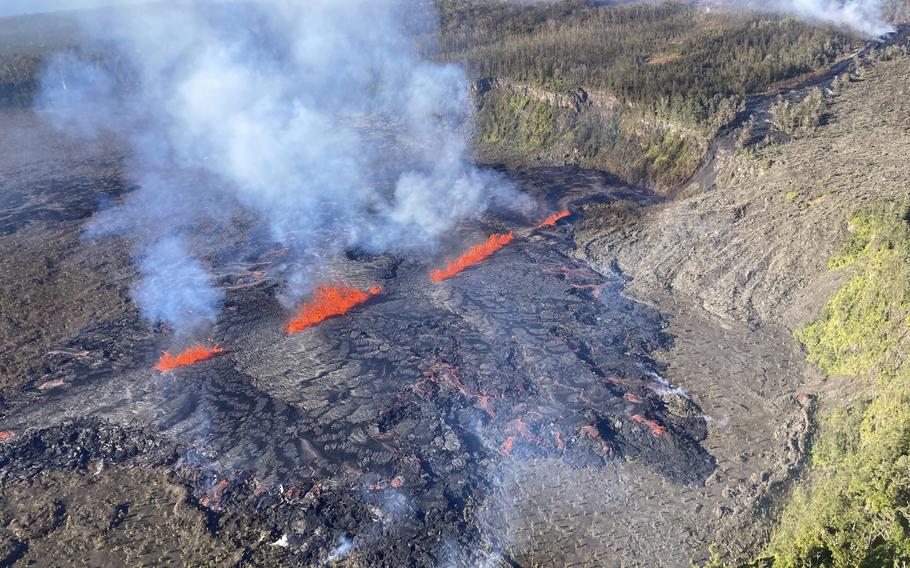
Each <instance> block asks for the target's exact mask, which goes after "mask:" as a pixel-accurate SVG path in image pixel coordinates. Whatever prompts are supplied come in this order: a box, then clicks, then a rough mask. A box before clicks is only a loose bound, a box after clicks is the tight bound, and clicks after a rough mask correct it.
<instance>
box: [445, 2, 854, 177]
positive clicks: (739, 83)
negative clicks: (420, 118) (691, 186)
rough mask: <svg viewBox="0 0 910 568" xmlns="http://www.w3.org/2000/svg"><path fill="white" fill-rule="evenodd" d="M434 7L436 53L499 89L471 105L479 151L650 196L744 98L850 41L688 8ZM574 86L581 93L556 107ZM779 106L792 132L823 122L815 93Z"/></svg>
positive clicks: (830, 56)
mask: <svg viewBox="0 0 910 568" xmlns="http://www.w3.org/2000/svg"><path fill="white" fill-rule="evenodd" d="M434 3H435V4H436V6H437V8H438V10H439V13H440V26H439V33H438V38H437V39H438V41H437V49H438V51H437V52H435V56H436V57H438V58H439V59H442V60H446V61H455V62H459V63H463V64H464V65H465V66H466V67H467V68H468V69H469V72H470V74H471V76H472V77H473V78H474V79H481V78H485V77H494V78H496V79H497V80H498V85H499V86H500V87H499V88H498V89H493V90H492V91H490V92H487V93H485V94H483V96H481V97H479V99H480V111H479V114H478V124H477V133H478V140H479V141H480V142H482V150H484V151H485V150H489V152H490V153H491V154H493V155H494V158H495V159H497V160H498V159H501V158H502V154H506V155H507V159H508V161H516V162H521V161H525V162H527V161H533V162H535V163H537V162H541V161H542V162H545V163H557V164H561V163H577V164H580V165H582V166H585V167H594V168H601V169H606V170H609V171H611V172H612V173H615V174H616V175H618V176H619V177H621V178H623V179H625V180H627V181H629V182H632V183H637V184H645V185H649V186H651V187H653V188H655V189H658V190H666V189H671V188H674V187H678V186H680V185H682V184H684V183H685V182H686V181H688V180H689V179H690V178H691V176H692V174H693V173H694V172H695V171H696V169H697V168H698V166H699V164H700V163H701V160H702V158H703V156H704V152H705V151H706V150H707V148H708V145H709V141H710V139H711V137H712V136H713V135H714V134H715V133H716V132H717V131H718V130H719V129H720V128H722V127H723V126H724V125H725V124H727V123H729V122H730V121H731V120H733V119H734V118H735V116H736V115H737V111H738V110H740V109H741V108H742V104H743V102H744V101H745V99H746V97H747V96H748V95H750V94H754V93H757V92H762V91H765V90H768V89H771V88H773V87H774V85H775V84H776V83H778V82H781V81H785V80H789V79H792V78H794V77H797V76H799V75H801V74H804V73H807V72H811V71H815V70H817V69H819V68H822V67H824V66H825V65H827V64H829V63H831V62H833V61H835V60H836V59H837V58H839V57H842V56H843V55H844V54H845V53H847V52H848V51H849V50H850V49H852V48H853V47H854V46H855V45H856V44H857V42H858V40H857V38H854V37H852V36H850V35H849V34H847V33H845V32H843V31H841V30H836V29H833V28H828V27H818V26H812V25H809V24H806V23H803V22H800V21H797V20H794V19H790V18H781V17H778V16H774V15H769V14H754V13H749V12H727V11H722V10H715V11H705V10H703V9H700V8H698V7H695V6H693V5H692V4H691V3H686V2H659V3H645V2H636V3H621V4H607V3H604V2H599V1H595V0H563V1H560V2H542V3H516V2H506V1H503V0H479V1H476V2H465V1H464V0H434ZM579 88H581V89H584V92H585V95H586V98H584V99H583V100H581V101H577V100H576V101H575V103H577V104H572V103H571V102H567V101H565V100H564V99H566V98H570V97H571V96H572V93H574V92H577V91H576V90H577V89H579ZM500 90H502V91H505V92H504V93H503V92H497V91H500ZM516 97H517V99H518V100H513V99H516ZM518 103H521V104H518ZM545 107H546V108H545ZM779 110H780V113H779V115H780V118H781V120H782V121H784V122H785V124H786V129H787V130H788V131H791V132H793V133H797V132H802V131H805V130H808V129H810V128H812V127H814V126H816V125H818V124H820V123H821V121H822V119H823V116H824V101H823V99H822V98H821V97H820V93H819V94H818V97H816V96H815V95H813V96H812V97H810V99H809V100H807V101H806V102H804V103H800V104H798V105H793V106H792V107H791V106H790V105H789V104H785V105H782V106H781V108H780V109H779ZM484 145H485V146H484Z"/></svg>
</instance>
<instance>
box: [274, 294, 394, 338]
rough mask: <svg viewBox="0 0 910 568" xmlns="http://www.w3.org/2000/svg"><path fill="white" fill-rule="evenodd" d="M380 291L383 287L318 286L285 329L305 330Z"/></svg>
mask: <svg viewBox="0 0 910 568" xmlns="http://www.w3.org/2000/svg"><path fill="white" fill-rule="evenodd" d="M380 293H382V288H380V287H378V286H374V287H373V288H370V289H369V290H367V291H363V290H358V289H356V288H349V287H348V286H345V285H343V284H341V285H338V286H328V285H320V286H317V287H316V290H315V291H314V292H313V296H312V298H310V301H309V302H307V303H305V304H303V306H301V307H300V309H299V310H298V311H297V316H296V317H295V318H294V319H292V320H291V321H290V323H288V324H287V326H285V328H284V329H285V331H287V332H288V333H297V332H300V331H303V330H304V329H306V328H308V327H311V326H314V325H316V324H317V323H321V322H323V321H325V320H327V319H329V318H331V317H335V316H340V315H342V314H345V313H347V312H349V311H350V310H351V309H353V308H355V307H357V306H359V305H360V304H362V303H364V302H366V301H367V300H369V299H370V298H371V297H373V296H375V295H377V294H380Z"/></svg>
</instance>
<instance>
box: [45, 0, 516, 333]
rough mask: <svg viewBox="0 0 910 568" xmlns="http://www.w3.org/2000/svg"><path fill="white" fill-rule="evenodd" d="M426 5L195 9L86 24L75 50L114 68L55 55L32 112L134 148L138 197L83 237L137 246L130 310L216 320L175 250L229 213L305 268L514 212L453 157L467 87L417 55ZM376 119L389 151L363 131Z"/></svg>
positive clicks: (506, 194)
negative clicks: (137, 273)
mask: <svg viewBox="0 0 910 568" xmlns="http://www.w3.org/2000/svg"><path fill="white" fill-rule="evenodd" d="M425 9H427V7H426V6H424V7H423V8H418V9H415V4H414V3H411V2H407V1H406V0H346V1H345V2H336V1H332V0H308V1H291V0H274V1H262V2H257V3H235V2H215V1H214V0H208V1H204V0H198V1H188V2H178V3H173V4H169V5H154V6H144V7H142V8H139V7H132V8H122V9H117V10H109V11H104V12H94V13H91V14H90V15H87V16H86V19H85V26H84V27H85V30H86V36H87V42H88V43H90V44H92V45H96V46H103V48H104V49H105V50H106V51H108V52H110V51H113V52H115V53H116V54H117V58H116V59H115V62H116V64H111V65H106V66H105V65H98V64H95V63H87V62H84V61H80V60H77V59H74V58H72V57H61V58H59V59H58V60H57V61H55V62H54V64H52V65H51V66H49V68H48V71H47V73H46V74H45V76H44V80H43V86H44V89H43V96H42V98H41V101H40V104H41V107H42V108H43V109H44V112H45V115H46V116H47V117H48V118H49V119H50V120H53V121H54V122H55V123H56V124H58V125H60V126H61V127H64V128H69V129H70V130H71V131H77V132H80V133H96V132H103V131H113V132H115V133H116V134H118V135H120V136H122V137H124V138H125V139H127V140H128V141H129V143H130V147H131V149H132V158H131V172H132V175H133V177H134V178H135V182H136V183H137V184H138V186H139V189H138V190H137V191H135V192H132V193H131V194H129V195H128V196H126V197H125V198H124V200H123V202H122V203H121V204H120V205H119V206H118V207H116V208H114V209H111V210H108V211H106V212H105V213H104V214H101V215H98V216H97V218H96V220H95V222H94V224H93V225H92V227H91V228H90V234H92V235H105V234H127V235H129V236H131V237H132V238H133V239H134V240H135V241H137V242H138V246H139V247H140V251H139V254H140V256H141V257H142V258H143V260H142V263H141V272H142V277H143V282H142V283H140V284H138V285H137V286H136V288H135V293H134V298H135V299H136V301H137V302H138V303H139V305H140V308H141V309H142V312H143V314H145V315H146V316H147V317H148V318H149V319H153V320H163V321H167V322H168V323H170V324H171V325H172V326H174V327H177V328H179V327H189V325H188V324H189V323H195V324H198V323H199V320H200V319H201V320H203V321H204V320H211V319H212V318H213V317H214V314H215V313H217V312H216V309H217V303H218V301H219V300H220V293H219V292H217V291H216V290H214V289H213V285H212V283H211V280H210V279H208V278H205V277H203V274H204V272H202V271H203V270H204V269H203V268H202V264H201V263H200V262H197V261H196V260H193V259H192V258H191V257H189V256H188V253H189V248H191V247H190V246H189V244H188V243H192V244H193V250H194V251H197V252H198V253H199V254H200V255H205V254H206V251H204V250H201V251H200V250H199V249H198V246H197V243H198V242H199V239H198V238H194V237H196V236H197V235H198V233H199V228H200V227H202V226H206V227H215V228H217V227H219V226H228V225H229V224H230V223H232V221H233V219H234V218H235V217H236V216H237V215H238V214H239V213H238V212H243V213H244V214H250V213H251V214H252V215H253V216H254V218H257V219H258V220H259V221H260V223H261V224H263V225H265V226H266V227H267V228H268V230H269V231H270V233H271V237H272V238H274V239H276V240H279V241H281V242H283V243H285V244H288V245H289V246H291V247H292V248H293V249H294V251H295V252H297V253H298V254H299V255H300V257H304V256H306V257H308V258H309V257H312V256H313V255H312V252H313V251H314V250H319V251H323V252H325V251H328V253H331V252H332V251H333V250H338V249H340V248H342V247H346V246H351V245H359V246H366V247H371V248H376V249H380V248H381V249H385V250H388V249H411V248H415V247H423V246H428V244H429V246H432V244H433V243H434V242H435V240H436V239H437V237H438V236H439V235H440V234H442V233H444V232H447V231H449V230H450V229H451V228H452V226H453V225H454V224H455V223H456V222H457V221H459V220H460V219H463V218H464V217H466V216H469V215H471V214H474V213H477V212H479V211H482V210H484V209H486V208H487V207H489V206H490V205H492V204H500V205H507V204H514V203H515V202H516V200H517V197H516V195H517V194H516V193H515V192H514V190H512V189H511V188H510V187H509V186H508V184H506V183H504V181H503V180H502V178H500V177H498V176H496V175H493V174H491V173H488V172H483V171H480V170H477V169H475V168H473V167H472V166H471V165H470V164H468V163H467V161H466V159H465V153H466V149H467V139H468V136H469V134H470V116H471V110H472V109H471V104H470V101H469V99H468V91H469V89H468V87H467V81H466V78H465V76H464V74H463V73H462V71H461V70H460V69H459V68H457V67H455V66H453V65H442V64H437V63H434V62H430V61H426V60H424V59H422V58H421V57H419V55H418V52H417V49H416V41H415V38H414V34H413V33H412V30H408V29H406V26H405V22H407V23H408V25H409V26H411V27H412V28H413V27H414V26H416V25H417V24H414V20H415V19H417V20H420V18H419V16H420V14H421V12H420V10H425ZM415 14H416V16H415ZM427 20H429V18H427ZM421 22H422V20H420V21H419V22H418V24H420V23H421ZM424 31H426V30H424ZM377 124H382V125H383V129H384V131H386V132H391V133H393V134H394V136H393V138H394V141H393V142H391V143H390V142H389V141H388V140H387V138H385V137H383V136H378V137H377V136H375V135H373V131H374V130H375V125H377ZM377 139H378V140H377ZM391 147H394V148H396V151H395V152H391V151H390V148H391ZM178 237H179V238H178ZM181 254H185V255H186V256H183V260H182V261H178V260H177V257H179V256H180V255H181ZM175 269H176V270H178V273H177V275H178V276H179V277H178V278H174V271H175ZM301 280H305V279H301ZM162 284H167V286H168V290H167V292H168V293H160V292H161V287H160V285H162ZM185 313H192V314H196V315H197V317H196V318H195V319H196V321H194V322H186V321H185V319H183V317H182V314H185Z"/></svg>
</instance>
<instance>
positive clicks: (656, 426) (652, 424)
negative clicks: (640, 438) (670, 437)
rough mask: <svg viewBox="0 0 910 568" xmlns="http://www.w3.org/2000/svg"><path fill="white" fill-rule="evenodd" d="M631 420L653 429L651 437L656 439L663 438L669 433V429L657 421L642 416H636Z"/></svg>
mask: <svg viewBox="0 0 910 568" xmlns="http://www.w3.org/2000/svg"><path fill="white" fill-rule="evenodd" d="M631 419H632V420H633V421H635V422H638V423H639V424H644V425H645V426H647V427H648V428H650V429H651V435H652V436H654V437H655V438H656V437H658V436H663V435H664V434H666V433H667V429H666V428H665V427H664V426H661V424H660V422H658V421H657V420H648V419H647V418H645V417H644V416H642V415H641V414H635V415H634V416H632V417H631Z"/></svg>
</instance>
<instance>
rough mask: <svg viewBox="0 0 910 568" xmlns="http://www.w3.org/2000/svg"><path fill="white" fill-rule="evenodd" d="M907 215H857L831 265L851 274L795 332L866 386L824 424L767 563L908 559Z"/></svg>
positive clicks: (829, 365)
mask: <svg viewBox="0 0 910 568" xmlns="http://www.w3.org/2000/svg"><path fill="white" fill-rule="evenodd" d="M905 212H906V209H901V210H900V214H898V213H895V211H894V210H891V211H885V210H877V211H873V212H867V213H863V214H860V215H857V216H855V217H854V218H853V219H852V220H851V222H850V228H851V231H850V235H849V237H848V238H847V239H846V241H845V243H844V245H843V247H842V248H841V250H840V251H838V252H837V253H836V254H835V255H834V256H833V258H832V259H831V264H830V266H831V268H832V269H834V270H851V271H853V272H854V273H853V275H852V277H851V278H850V280H849V281H848V282H847V283H846V284H845V285H844V287H843V288H842V289H841V290H840V291H839V292H837V293H836V294H835V295H834V296H833V297H832V298H831V300H830V301H829V302H828V304H827V306H826V307H825V309H824V313H823V314H822V316H821V318H820V319H819V320H818V321H816V322H814V323H812V324H810V325H808V326H806V327H805V328H803V329H802V330H800V331H799V332H798V333H797V337H798V339H799V340H800V341H801V342H803V344H804V345H805V346H806V349H807V351H808V356H809V359H810V360H811V361H813V362H814V363H816V364H817V365H818V366H819V367H820V368H821V369H823V370H824V371H825V372H826V373H829V374H832V375H833V374H838V375H854V376H856V377H857V380H862V381H864V385H865V388H864V389H863V390H862V392H861V394H859V395H856V397H855V399H854V400H852V401H849V403H848V404H846V405H845V406H844V407H843V408H841V409H839V410H837V411H834V412H832V413H831V414H830V415H828V416H827V417H826V418H825V419H824V420H823V422H822V424H821V425H820V434H819V436H818V440H817V442H816V444H815V446H814V449H813V452H812V462H811V467H810V470H809V474H808V483H807V484H805V485H804V486H803V488H800V489H798V490H797V491H795V493H794V495H793V496H792V498H791V501H790V503H789V505H788V506H787V508H786V509H785V511H784V513H783V516H782V519H781V524H780V527H779V528H778V529H777V532H776V533H775V535H774V537H773V539H772V541H771V544H770V546H769V549H768V554H767V557H766V558H763V559H762V560H760V561H758V562H757V564H758V565H773V566H784V567H790V566H844V567H847V566H870V567H871V566H898V565H905V564H906V562H908V561H910V359H908V358H907V357H906V356H905V353H906V351H907V349H908V347H910V223H908V215H907V214H906V213H905Z"/></svg>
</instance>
